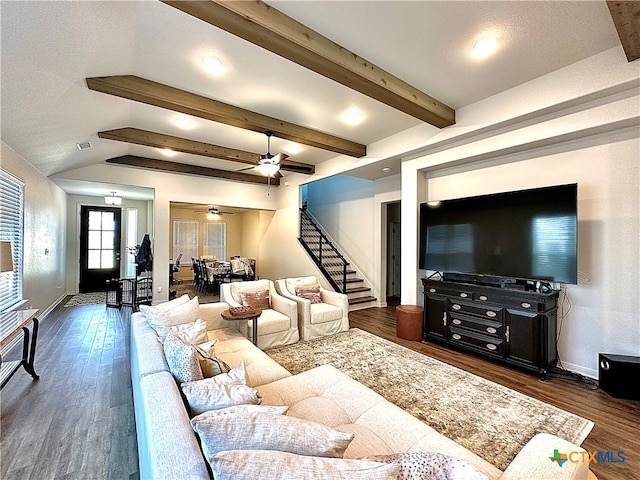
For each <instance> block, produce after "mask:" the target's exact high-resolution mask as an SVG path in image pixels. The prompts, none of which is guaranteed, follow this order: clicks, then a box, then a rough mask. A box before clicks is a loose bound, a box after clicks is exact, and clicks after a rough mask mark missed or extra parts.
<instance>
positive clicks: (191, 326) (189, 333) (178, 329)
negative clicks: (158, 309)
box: [155, 319, 207, 345]
mask: <svg viewBox="0 0 640 480" xmlns="http://www.w3.org/2000/svg"><path fill="white" fill-rule="evenodd" d="M155 331H156V333H157V334H158V340H159V341H160V343H164V339H165V338H166V337H167V335H169V334H172V335H173V336H174V337H178V338H180V340H182V341H183V342H184V343H191V344H194V345H197V344H200V343H204V342H206V341H207V322H205V321H204V320H202V319H198V320H196V321H195V322H193V323H183V324H180V325H173V326H171V327H166V326H164V325H158V326H156V327H155Z"/></svg>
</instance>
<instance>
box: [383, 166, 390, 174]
mask: <svg viewBox="0 0 640 480" xmlns="http://www.w3.org/2000/svg"><path fill="white" fill-rule="evenodd" d="M382 171H383V172H384V173H389V172H391V167H384V168H383V169H382Z"/></svg>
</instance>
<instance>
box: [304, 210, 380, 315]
mask: <svg viewBox="0 0 640 480" xmlns="http://www.w3.org/2000/svg"><path fill="white" fill-rule="evenodd" d="M298 241H299V242H300V244H301V245H302V246H303V247H304V249H305V250H306V251H307V253H308V254H309V256H311V258H312V259H313V261H314V263H315V264H316V265H317V266H318V268H319V269H320V271H321V272H322V273H323V275H324V277H325V278H326V279H327V281H328V282H329V283H330V284H331V286H332V287H333V288H334V290H336V291H337V292H342V293H345V294H347V296H348V297H349V306H350V307H351V306H354V307H355V306H357V307H362V306H364V305H363V304H366V303H370V302H374V301H375V300H376V298H375V297H373V296H371V295H370V293H371V288H370V287H368V286H367V285H365V282H364V280H363V279H362V278H360V277H359V276H358V272H357V271H356V270H353V269H351V268H349V262H348V261H347V259H346V258H345V256H344V255H343V254H342V253H341V252H340V251H339V250H338V248H337V247H336V246H335V245H334V244H333V242H332V241H331V240H330V239H329V238H328V236H327V234H326V233H325V232H324V231H323V230H322V227H320V225H319V224H318V222H317V221H316V220H315V219H314V218H313V217H312V216H311V215H310V214H309V212H307V210H305V209H300V236H299V237H298Z"/></svg>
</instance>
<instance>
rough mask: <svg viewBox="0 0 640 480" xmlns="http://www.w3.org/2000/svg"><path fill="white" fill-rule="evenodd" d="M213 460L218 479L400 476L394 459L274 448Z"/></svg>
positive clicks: (374, 479) (383, 479) (382, 479)
mask: <svg viewBox="0 0 640 480" xmlns="http://www.w3.org/2000/svg"><path fill="white" fill-rule="evenodd" d="M209 463H210V465H211V468H212V470H213V476H214V478H215V479H216V480H255V479H256V478H269V479H276V478H286V479H287V480H326V479H331V480H396V478H398V471H399V468H398V466H397V465H395V464H393V463H389V464H385V463H378V462H372V461H367V460H354V459H344V458H326V457H313V456H303V455H295V454H292V453H286V452H278V451H272V450H232V451H227V452H220V453H218V454H216V455H214V456H213V457H212V458H211V460H210V461H209Z"/></svg>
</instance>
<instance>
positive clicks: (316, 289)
mask: <svg viewBox="0 0 640 480" xmlns="http://www.w3.org/2000/svg"><path fill="white" fill-rule="evenodd" d="M296 297H300V298H304V299H307V300H309V301H310V302H311V303H322V297H321V296H320V285H313V286H306V287H296Z"/></svg>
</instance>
